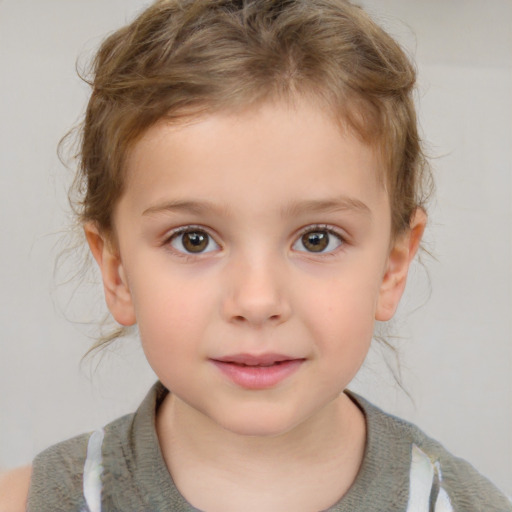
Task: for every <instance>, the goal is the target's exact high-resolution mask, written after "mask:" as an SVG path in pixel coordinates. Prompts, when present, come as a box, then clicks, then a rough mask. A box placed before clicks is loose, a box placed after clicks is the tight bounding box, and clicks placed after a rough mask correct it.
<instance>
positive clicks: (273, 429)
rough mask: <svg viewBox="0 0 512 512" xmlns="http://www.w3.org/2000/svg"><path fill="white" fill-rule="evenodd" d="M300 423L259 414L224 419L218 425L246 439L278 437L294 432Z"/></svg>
mask: <svg viewBox="0 0 512 512" xmlns="http://www.w3.org/2000/svg"><path fill="white" fill-rule="evenodd" d="M298 423H299V422H298V421H293V420H291V418H286V417H283V416H282V415H280V416H277V415H269V414H268V413H267V414H257V413H256V412H254V413H253V414H251V415H247V414H245V415H241V416H239V417H233V418H222V419H221V420H220V421H218V424H219V425H220V426H221V427H222V428H224V429H225V430H227V431H229V432H231V433H233V434H236V435H239V436H246V437H263V438H264V437H267V438H271V437H278V436H280V435H283V434H286V433H287V432H289V431H290V430H293V428H294V427H295V426H297V424H298Z"/></svg>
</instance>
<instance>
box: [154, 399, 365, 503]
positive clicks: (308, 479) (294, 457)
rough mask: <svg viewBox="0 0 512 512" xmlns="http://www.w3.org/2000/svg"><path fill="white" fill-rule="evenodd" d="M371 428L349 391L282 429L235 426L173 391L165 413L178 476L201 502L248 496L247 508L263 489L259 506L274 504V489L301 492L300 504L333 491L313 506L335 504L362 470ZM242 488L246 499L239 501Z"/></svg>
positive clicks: (164, 440) (170, 458) (161, 427)
mask: <svg viewBox="0 0 512 512" xmlns="http://www.w3.org/2000/svg"><path fill="white" fill-rule="evenodd" d="M365 431H366V430H365V422H364V417H363V415H362V413H361V411H360V410H359V409H358V407H357V406H356V405H355V404H354V403H353V402H352V401H351V400H350V399H349V398H348V397H347V396H346V395H344V394H342V395H340V396H339V397H338V398H336V399H335V400H333V401H332V402H330V403H328V404H327V405H326V406H324V408H323V409H322V410H321V411H319V412H318V413H317V414H315V415H314V416H313V417H311V418H308V419H307V420H306V421H304V422H302V423H301V424H300V425H298V426H296V427H295V428H292V429H291V430H289V431H287V432H285V433H282V434H279V435H276V436H246V435H239V434H236V433H233V432H230V431H228V430H226V429H224V428H223V427H221V426H220V425H218V424H216V423H215V422H213V421H212V420H211V419H210V418H208V417H206V416H204V415H203V414H202V413H200V412H199V411H197V410H195V409H192V408H190V407H189V406H188V405H187V404H186V403H184V402H183V401H181V400H180V399H179V398H177V397H175V396H173V395H168V396H167V397H166V399H165V400H164V402H163V403H162V405H161V407H160V409H159V411H158V415H157V432H158V437H159V441H160V445H161V448H162V453H163V455H164V459H165V462H166V464H167V467H168V468H169V471H170V473H171V475H172V477H173V480H174V482H175V483H176V485H177V487H178V489H179V490H180V491H181V492H182V494H183V495H184V496H185V497H186V498H187V499H188V500H189V501H190V502H191V503H192V504H193V505H194V506H196V507H198V508H202V509H205V508H206V509H207V510H215V509H216V508H217V507H216V506H215V504H214V503H213V502H212V501H208V500H209V499H210V498H212V497H213V495H215V496H216V497H219V496H222V495H223V496H229V498H230V502H229V503H222V504H219V506H218V510H229V509H232V510H237V506H239V505H240V503H242V502H243V503H244V506H243V507H242V509H244V510H248V509H247V503H248V502H250V503H256V501H255V496H257V497H258V498H261V495H262V492H261V490H262V489H265V490H266V492H265V493H264V495H265V496H264V498H265V500H267V501H266V502H265V503H263V502H258V504H257V506H256V505H255V508H254V509H255V510H258V507H263V508H259V510H269V511H270V510H273V509H274V506H273V505H272V503H274V502H272V503H270V502H269V501H268V500H269V499H271V498H270V496H272V495H275V497H276V499H277V497H279V499H280V500H282V499H283V497H284V498H286V497H287V496H288V495H290V496H293V499H295V500H297V502H298V503H300V504H301V507H300V508H304V503H305V502H308V500H310V501H311V499H312V496H314V498H313V499H318V498H319V496H320V497H321V496H325V500H326V503H319V504H317V503H316V502H315V503H313V502H311V507H312V508H311V509H314V508H316V509H321V508H319V507H318V506H317V505H319V506H320V507H324V508H327V507H328V506H330V505H332V504H333V503H335V502H336V501H337V500H338V499H339V498H340V497H341V496H342V495H343V494H344V493H345V492H346V491H347V490H348V488H349V487H350V485H351V484H352V483H353V481H354V479H355V477H356V474H357V471H358V470H359V467H360V465H361V461H362V458H363V453H364V445H365ZM312 482H315V485H314V486H312V484H311V483H312ZM316 482H318V484H317V483H316ZM229 487H231V489H230V488H229ZM213 489H215V491H213ZM286 489H288V490H289V492H286ZM273 491H275V492H273ZM251 493H252V494H253V496H252V497H251V496H250V495H251ZM237 495H238V496H240V497H241V496H242V495H244V496H245V498H246V499H243V500H242V498H241V501H240V502H239V503H238V505H237V506H234V503H235V502H236V499H235V498H233V497H234V496H237ZM310 495H311V496H310ZM232 498H233V499H232ZM249 498H250V499H249ZM276 503H277V502H276ZM290 504H291V501H289V502H286V503H279V505H278V506H277V505H276V506H277V508H276V510H279V509H280V510H283V508H284V509H293V507H291V508H290ZM238 510H240V508H238Z"/></svg>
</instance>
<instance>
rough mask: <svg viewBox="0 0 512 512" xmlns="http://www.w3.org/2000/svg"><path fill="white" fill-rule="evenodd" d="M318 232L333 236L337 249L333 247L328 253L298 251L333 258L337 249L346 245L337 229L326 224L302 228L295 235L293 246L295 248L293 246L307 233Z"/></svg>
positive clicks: (343, 237) (344, 239)
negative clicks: (336, 242)
mask: <svg viewBox="0 0 512 512" xmlns="http://www.w3.org/2000/svg"><path fill="white" fill-rule="evenodd" d="M318 232H325V233H327V234H328V235H333V236H334V237H336V238H337V239H338V241H339V245H338V246H337V247H335V248H334V249H331V250H330V251H327V252H323V251H318V252H315V251H307V250H306V251H299V252H304V253H306V254H309V255H320V256H335V255H336V254H337V252H338V249H339V248H340V247H342V246H343V245H345V244H346V243H347V241H346V238H345V236H344V235H342V234H341V233H340V232H339V231H338V230H337V229H334V228H333V227H332V226H329V225H327V224H316V225H310V226H307V227H306V228H304V229H303V230H302V231H301V232H300V233H299V234H298V235H297V238H296V241H295V242H294V244H293V246H295V244H297V243H299V242H301V240H302V238H303V237H304V235H307V234H308V233H318ZM328 243H330V241H328Z"/></svg>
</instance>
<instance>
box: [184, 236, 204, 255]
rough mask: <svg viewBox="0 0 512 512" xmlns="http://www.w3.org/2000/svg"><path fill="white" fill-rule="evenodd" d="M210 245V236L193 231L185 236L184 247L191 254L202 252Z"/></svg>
mask: <svg viewBox="0 0 512 512" xmlns="http://www.w3.org/2000/svg"><path fill="white" fill-rule="evenodd" d="M207 245H208V235H206V234H205V233H201V232H198V231H192V232H190V233H185V234H184V235H183V246H184V247H185V249H187V251H190V252H201V251H203V250H204V249H205V248H206V246H207Z"/></svg>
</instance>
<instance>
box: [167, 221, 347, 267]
mask: <svg viewBox="0 0 512 512" xmlns="http://www.w3.org/2000/svg"><path fill="white" fill-rule="evenodd" d="M194 232H198V233H204V234H205V235H206V236H207V237H208V238H209V242H208V246H209V245H210V244H211V243H212V242H213V243H214V244H215V245H217V246H219V244H218V243H217V242H216V241H215V238H214V237H213V236H212V235H211V234H210V233H209V232H208V230H207V229H205V228H204V227H203V226H195V225H189V226H183V227H180V228H177V229H175V230H174V231H172V232H171V233H170V234H169V236H167V237H166V238H165V240H164V241H163V245H165V246H168V247H169V246H170V248H171V250H172V251H173V253H175V254H176V255H178V256H180V257H183V258H187V259H191V258H194V257H197V256H201V255H203V254H208V253H209V252H212V250H208V251H201V252H197V253H194V252H186V249H185V250H184V251H182V250H180V249H177V248H176V247H173V246H172V242H173V241H174V240H176V239H178V237H179V236H180V235H184V234H185V233H194ZM318 232H325V233H327V234H328V235H333V236H334V237H335V238H337V239H338V241H339V245H338V246H337V247H335V248H334V249H331V250H330V251H327V252H324V251H308V250H304V251H302V250H300V251H298V252H304V253H306V254H312V255H322V256H334V255H335V254H336V253H337V252H338V249H339V247H340V246H343V245H345V244H346V239H345V237H344V236H343V235H342V234H341V233H340V232H339V231H338V230H336V229H334V228H332V227H331V226H328V225H326V224H316V225H310V226H307V227H306V228H304V229H302V230H301V231H300V232H299V234H298V235H297V237H296V238H295V241H294V243H293V245H292V248H293V247H294V246H295V245H296V244H298V243H301V241H302V238H303V237H304V236H305V235H307V234H308V233H318ZM327 243H328V244H329V243H330V240H329V239H328V242H327ZM303 245H304V244H303ZM182 246H183V242H182ZM208 246H207V247H208Z"/></svg>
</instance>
